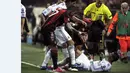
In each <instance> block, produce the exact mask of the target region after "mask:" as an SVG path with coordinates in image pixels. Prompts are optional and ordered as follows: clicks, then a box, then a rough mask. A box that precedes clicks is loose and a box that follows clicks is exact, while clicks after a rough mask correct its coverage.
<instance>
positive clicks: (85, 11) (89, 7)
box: [83, 4, 93, 16]
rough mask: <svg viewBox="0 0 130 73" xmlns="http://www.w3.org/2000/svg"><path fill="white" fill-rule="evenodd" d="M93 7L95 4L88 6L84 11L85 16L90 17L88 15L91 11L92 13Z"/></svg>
mask: <svg viewBox="0 0 130 73" xmlns="http://www.w3.org/2000/svg"><path fill="white" fill-rule="evenodd" d="M92 6H93V4H90V5H88V6H87V7H86V8H85V9H84V12H83V14H84V15H85V16H88V15H89V14H90V11H91V8H92Z"/></svg>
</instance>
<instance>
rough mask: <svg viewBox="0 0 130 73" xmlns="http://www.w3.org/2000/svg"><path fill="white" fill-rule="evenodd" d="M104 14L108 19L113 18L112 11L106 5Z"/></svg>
mask: <svg viewBox="0 0 130 73" xmlns="http://www.w3.org/2000/svg"><path fill="white" fill-rule="evenodd" d="M104 14H105V15H106V17H107V19H112V13H111V11H110V10H109V8H108V7H107V6H104Z"/></svg>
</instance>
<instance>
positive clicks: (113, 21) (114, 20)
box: [107, 13, 118, 36]
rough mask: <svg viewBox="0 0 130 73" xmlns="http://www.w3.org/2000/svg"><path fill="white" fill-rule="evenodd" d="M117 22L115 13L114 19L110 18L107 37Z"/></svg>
mask: <svg viewBox="0 0 130 73" xmlns="http://www.w3.org/2000/svg"><path fill="white" fill-rule="evenodd" d="M117 21H118V13H116V14H115V15H114V17H113V18H112V21H111V24H110V25H109V27H108V32H107V36H109V35H110V33H111V32H112V30H113V28H114V25H115V23H116V22H117Z"/></svg>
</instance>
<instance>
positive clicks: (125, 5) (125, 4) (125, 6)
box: [121, 2, 129, 13]
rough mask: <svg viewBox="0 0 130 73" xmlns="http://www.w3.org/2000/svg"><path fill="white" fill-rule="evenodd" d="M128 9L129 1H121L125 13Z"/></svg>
mask: <svg viewBox="0 0 130 73" xmlns="http://www.w3.org/2000/svg"><path fill="white" fill-rule="evenodd" d="M128 10H129V5H128V3H127V2H123V3H121V11H122V12H123V13H126V12H127V11H128Z"/></svg>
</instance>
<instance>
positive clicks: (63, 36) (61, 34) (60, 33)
mask: <svg viewBox="0 0 130 73" xmlns="http://www.w3.org/2000/svg"><path fill="white" fill-rule="evenodd" d="M54 33H55V37H56V42H57V45H58V46H62V45H63V43H66V42H67V41H69V40H72V38H71V36H70V35H69V34H68V33H67V32H66V30H65V28H64V26H59V27H56V29H55V31H54Z"/></svg>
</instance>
